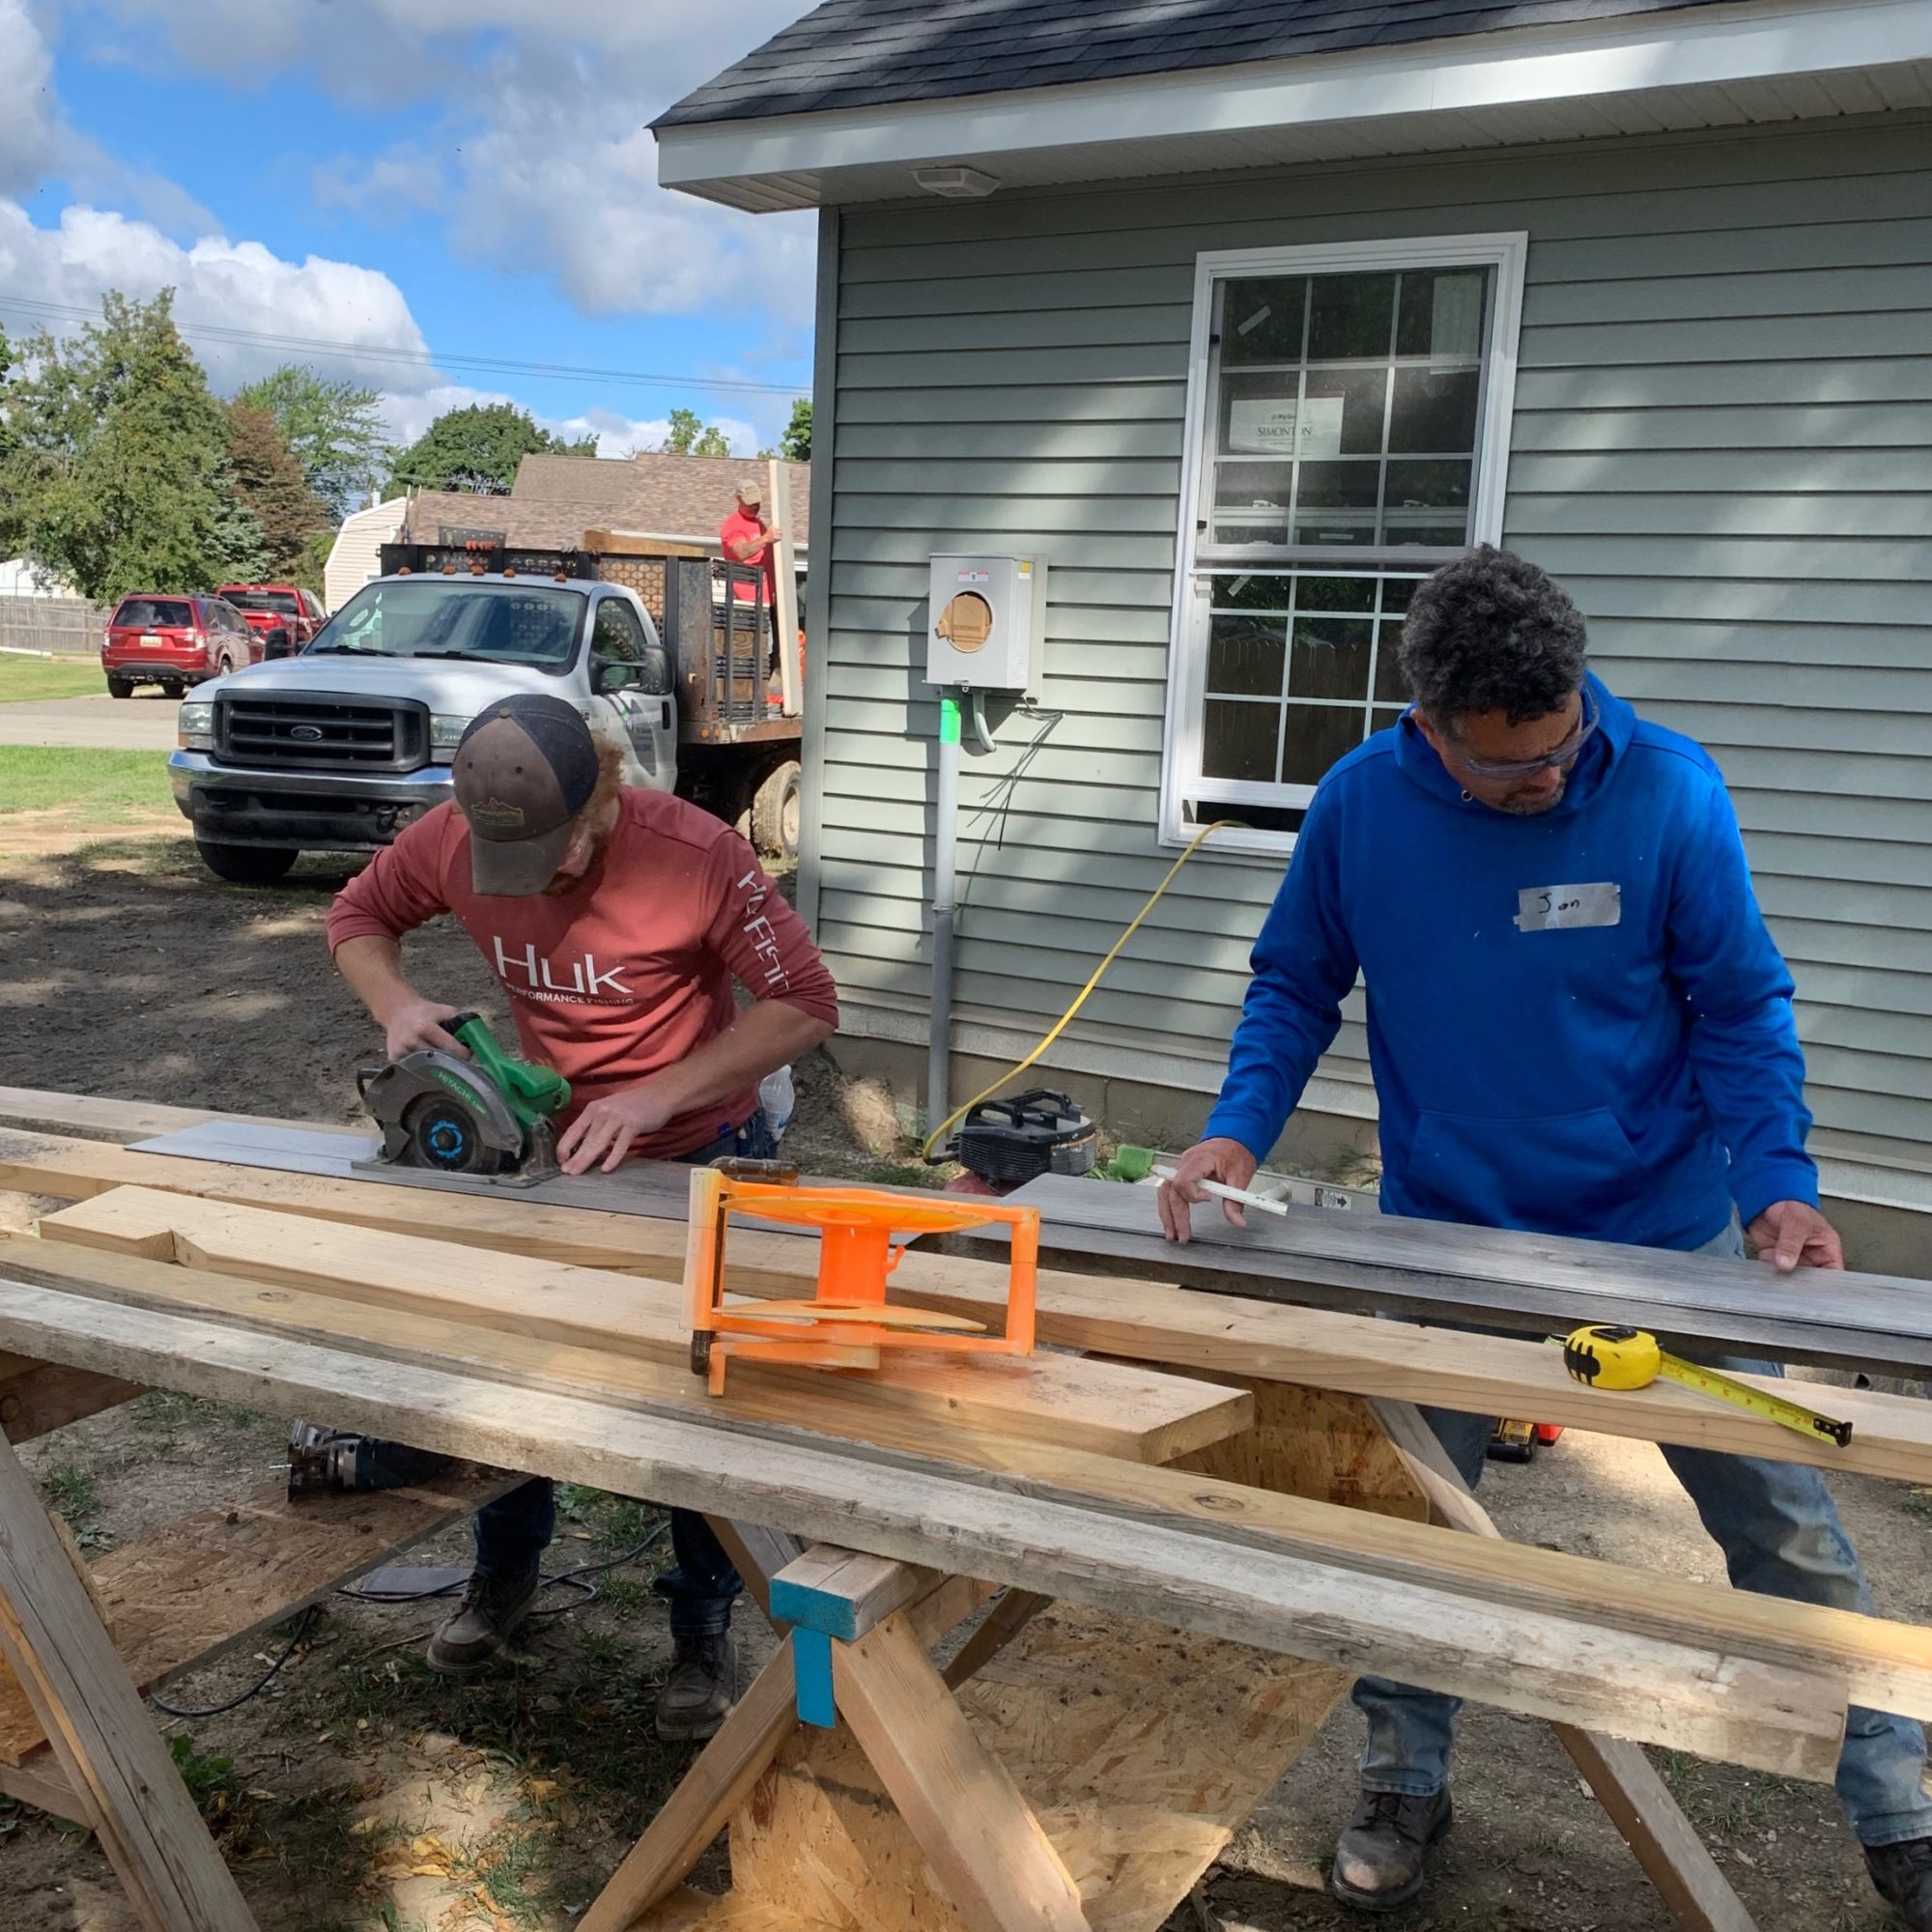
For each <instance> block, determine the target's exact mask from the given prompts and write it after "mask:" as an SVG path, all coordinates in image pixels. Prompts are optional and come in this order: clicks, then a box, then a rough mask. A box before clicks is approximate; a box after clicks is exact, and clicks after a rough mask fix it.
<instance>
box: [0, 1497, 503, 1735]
mask: <svg viewBox="0 0 1932 1932" xmlns="http://www.w3.org/2000/svg"><path fill="white" fill-rule="evenodd" d="M514 1480H515V1479H514V1478H511V1477H507V1476H504V1475H503V1474H502V1473H501V1472H500V1471H497V1470H494V1469H474V1468H460V1469H451V1470H448V1471H446V1472H445V1473H443V1474H442V1475H440V1476H437V1477H435V1478H434V1479H432V1480H431V1481H429V1482H427V1483H423V1484H419V1485H417V1486H415V1487H413V1488H411V1489H403V1490H383V1491H379V1492H375V1493H373V1494H357V1495H317V1496H305V1497H303V1499H302V1500H301V1501H300V1502H299V1503H291V1502H290V1501H289V1500H288V1496H287V1494H286V1492H285V1491H284V1489H283V1488H282V1486H281V1485H279V1484H277V1485H274V1486H272V1487H270V1488H265V1489H263V1490H261V1491H258V1492H256V1493H255V1494H254V1495H252V1496H250V1497H248V1498H246V1499H245V1500H244V1501H241V1502H239V1503H232V1504H231V1503H223V1504H217V1505H215V1506H213V1507H211V1508H208V1509H203V1510H197V1511H196V1512H194V1514H193V1515H191V1516H188V1517H185V1518H183V1519H182V1520H180V1521H177V1522H173V1523H170V1524H169V1525H168V1527H167V1528H166V1529H164V1530H161V1531H159V1532H158V1533H157V1534H156V1535H154V1536H151V1537H144V1538H142V1539H141V1540H140V1541H139V1542H138V1543H129V1544H125V1545H124V1546H123V1547H122V1548H119V1549H113V1550H109V1551H108V1553H107V1554H106V1555H104V1556H102V1557H101V1558H100V1559H99V1562H97V1563H95V1564H93V1565H92V1566H90V1568H89V1571H88V1577H89V1579H90V1581H91V1582H92V1584H93V1586H94V1589H95V1591H96V1592H97V1593H98V1595H99V1603H100V1611H101V1616H102V1619H103V1620H104V1621H105V1622H106V1624H107V1625H108V1627H109V1628H110V1629H111V1630H112V1631H113V1633H114V1642H115V1646H116V1648H117V1649H118V1651H119V1653H120V1656H121V1661H122V1665H123V1668H124V1670H125V1672H126V1674H127V1675H128V1677H129V1678H130V1679H131V1680H132V1681H133V1683H134V1684H135V1685H136V1686H137V1687H138V1688H139V1689H141V1690H155V1689H157V1688H158V1687H159V1686H161V1685H163V1684H165V1683H166V1682H167V1681H168V1680H169V1679H170V1678H172V1677H177V1676H179V1675H180V1674H181V1673H182V1672H183V1671H184V1670H186V1669H189V1668H192V1667H194V1666H197V1665H199V1664H203V1663H207V1662H212V1661H213V1659H215V1658H217V1657H220V1656H222V1655H224V1654H225V1653H226V1652H228V1651H231V1650H235V1649H239V1648H240V1647H241V1645H243V1644H245V1643H247V1642H248V1641H249V1640H250V1639H251V1638H253V1637H255V1636H257V1635H259V1634H261V1633H262V1632H263V1631H265V1630H268V1629H270V1627H271V1626H273V1625H275V1624H278V1623H280V1622H281V1621H282V1620H283V1619H284V1618H286V1617H290V1616H293V1615H295V1614H296V1612H297V1611H298V1610H301V1609H304V1608H306V1607H307V1605H310V1604H312V1603H315V1602H317V1601H318V1600H319V1599H321V1598H322V1597H324V1596H326V1595H327V1593H328V1592H329V1591H331V1590H333V1589H335V1588H336V1587H337V1585H339V1584H342V1583H346V1582H348V1581H350V1580H351V1579H352V1578H354V1577H360V1576H362V1575H364V1574H365V1573H366V1572H368V1571H370V1570H373V1569H374V1568H375V1567H376V1566H377V1565H378V1564H379V1563H383V1562H385V1561H387V1559H388V1558H389V1557H391V1556H393V1555H394V1554H395V1553H396V1552H397V1551H398V1550H401V1549H407V1548H409V1547H410V1545H412V1544H413V1543H419V1542H421V1541H422V1539H423V1538H424V1537H427V1536H433V1535H434V1534H435V1533H436V1532H437V1531H438V1530H440V1529H441V1528H442V1527H443V1526H444V1525H445V1524H447V1523H450V1522H455V1521H460V1520H462V1519H463V1518H464V1517H466V1516H468V1515H469V1513H470V1512H471V1511H473V1510H475V1509H477V1508H478V1507H480V1506H481V1505H482V1504H484V1503H486V1502H488V1501H489V1500H490V1498H491V1497H492V1496H494V1495H497V1494H500V1493H501V1492H502V1491H503V1490H505V1489H506V1488H508V1487H509V1486H510V1484H511V1483H512V1482H513V1481H514ZM44 1742H45V1733H44V1731H43V1729H42V1727H41V1723H40V1721H39V1719H38V1718H37V1717H36V1715H35V1711H34V1708H33V1706H32V1703H31V1701H30V1700H29V1699H28V1697H27V1696H26V1695H25V1693H24V1692H23V1691H22V1690H21V1688H20V1687H19V1686H18V1685H17V1684H15V1683H14V1682H13V1681H11V1680H9V1679H8V1678H7V1677H6V1676H5V1674H4V1673H0V1763H5V1764H18V1763H20V1762H21V1761H22V1759H24V1758H26V1757H27V1756H28V1755H29V1754H30V1753H31V1752H33V1751H34V1750H36V1749H37V1748H39V1747H40V1746H41V1745H42V1744H43V1743H44Z"/></svg>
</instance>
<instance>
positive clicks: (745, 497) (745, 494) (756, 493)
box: [738, 476, 765, 503]
mask: <svg viewBox="0 0 1932 1932" xmlns="http://www.w3.org/2000/svg"><path fill="white" fill-rule="evenodd" d="M738 500H739V502H741V503H762V502H763V501H764V500H765V486H764V485H763V484H762V483H760V482H759V481H758V479H757V478H756V477H755V476H748V477H746V479H745V480H744V481H743V482H742V483H740V484H739V485H738Z"/></svg>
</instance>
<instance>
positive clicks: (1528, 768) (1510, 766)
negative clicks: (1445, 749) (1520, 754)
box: [1456, 685, 1602, 779]
mask: <svg viewBox="0 0 1932 1932" xmlns="http://www.w3.org/2000/svg"><path fill="white" fill-rule="evenodd" d="M1601 722H1602V721H1601V718H1600V715H1599V713H1598V710H1597V701H1596V699H1595V698H1594V697H1592V696H1590V687H1589V686H1588V685H1585V686H1584V687H1583V715H1582V717H1581V718H1580V719H1579V720H1578V721H1577V728H1576V730H1574V731H1573V732H1571V734H1570V735H1569V737H1567V738H1566V739H1564V741H1563V742H1562V744H1560V745H1558V746H1557V748H1556V749H1555V750H1554V751H1553V752H1548V753H1545V754H1544V755H1543V756H1542V757H1540V758H1512V759H1509V760H1507V761H1498V762H1493V763H1492V761H1491V760H1489V759H1487V758H1472V757H1470V756H1469V755H1468V753H1465V752H1464V751H1463V748H1462V746H1460V745H1458V746H1457V747H1456V757H1457V760H1458V762H1460V763H1461V765H1462V767H1463V770H1464V771H1465V772H1469V773H1471V774H1472V775H1473V776H1475V777H1476V778H1479V779H1533V778H1534V777H1535V776H1536V775H1537V773H1538V772H1547V771H1551V770H1553V769H1555V768H1556V767H1558V766H1561V765H1568V764H1573V763H1575V762H1576V758H1577V753H1578V752H1580V751H1581V750H1582V749H1583V747H1584V746H1585V745H1587V744H1588V743H1589V742H1590V736H1591V734H1592V733H1593V732H1594V731H1595V730H1596V728H1597V726H1598V725H1599V724H1600V723H1601Z"/></svg>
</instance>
